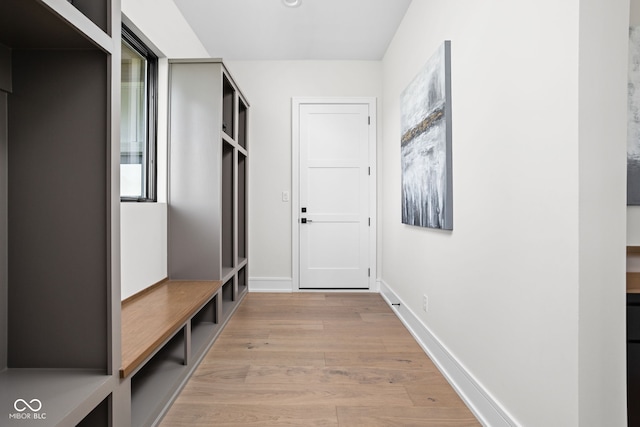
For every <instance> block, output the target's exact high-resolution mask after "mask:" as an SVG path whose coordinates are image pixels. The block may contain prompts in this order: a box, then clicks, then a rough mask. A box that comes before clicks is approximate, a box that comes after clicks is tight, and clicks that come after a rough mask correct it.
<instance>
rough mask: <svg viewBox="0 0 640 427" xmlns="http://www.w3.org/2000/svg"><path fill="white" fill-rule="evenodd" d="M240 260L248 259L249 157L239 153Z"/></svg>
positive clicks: (238, 218)
mask: <svg viewBox="0 0 640 427" xmlns="http://www.w3.org/2000/svg"><path fill="white" fill-rule="evenodd" d="M236 214H237V224H238V258H246V257H247V156H245V155H244V154H242V153H240V152H238V209H237V212H236Z"/></svg>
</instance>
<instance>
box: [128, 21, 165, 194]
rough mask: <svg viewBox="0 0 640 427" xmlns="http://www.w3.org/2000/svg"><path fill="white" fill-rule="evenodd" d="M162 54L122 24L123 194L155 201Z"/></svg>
mask: <svg viewBox="0 0 640 427" xmlns="http://www.w3.org/2000/svg"><path fill="white" fill-rule="evenodd" d="M157 65H158V58H157V57H156V56H155V55H154V54H153V53H152V52H151V50H149V49H148V48H147V47H146V46H145V45H144V44H143V43H142V42H141V41H140V39H138V38H137V37H136V36H135V35H134V34H133V33H132V32H131V31H129V29H127V28H126V27H122V83H121V85H122V86H121V104H120V116H121V124H120V126H121V128H120V197H121V199H122V201H141V202H144V201H155V200H156V194H155V180H156V159H155V154H156V153H155V152H156V105H155V100H156V90H157V89H156V87H157V85H156V81H157Z"/></svg>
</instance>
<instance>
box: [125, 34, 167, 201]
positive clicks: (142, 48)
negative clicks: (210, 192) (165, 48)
mask: <svg viewBox="0 0 640 427" xmlns="http://www.w3.org/2000/svg"><path fill="white" fill-rule="evenodd" d="M121 37H122V41H123V42H125V43H126V44H128V45H129V47H130V48H132V49H133V50H134V51H136V52H137V53H138V54H140V56H142V57H144V58H145V60H146V61H147V93H146V95H147V96H146V101H147V117H146V119H147V123H146V127H147V138H146V145H145V150H146V156H143V157H144V158H146V164H145V165H144V166H145V171H146V174H145V178H146V179H145V185H144V187H143V188H144V190H145V193H146V194H145V195H143V196H141V197H131V196H122V194H120V201H121V202H157V200H158V195H157V178H158V167H157V162H156V158H157V148H158V141H157V127H158V124H157V123H158V104H157V99H158V96H157V95H158V56H157V55H156V54H155V53H153V51H152V50H151V49H149V48H148V47H147V46H146V45H145V44H144V42H143V41H142V40H140V38H139V37H138V36H136V35H135V33H134V32H133V31H131V30H130V29H129V28H128V27H127V26H126V25H124V24H122V32H121ZM120 84H121V85H122V82H121V83H120ZM120 156H121V157H122V151H121V152H120ZM120 164H122V159H121V161H120Z"/></svg>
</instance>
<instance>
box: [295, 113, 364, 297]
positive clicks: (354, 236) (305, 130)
mask: <svg viewBox="0 0 640 427" xmlns="http://www.w3.org/2000/svg"><path fill="white" fill-rule="evenodd" d="M369 115H370V113H369V105H368V104H301V105H300V110H299V144H300V146H299V156H300V158H299V168H300V169H299V170H300V181H299V209H300V211H299V213H298V218H299V221H298V227H299V239H300V240H299V262H300V270H299V271H300V273H299V280H300V285H299V287H300V289H367V288H369V275H370V265H369V260H370V253H369V251H370V250H369V247H370V245H369V227H370V213H369V197H370V196H369V194H370V188H369V180H370V169H369V132H370V127H371V126H370V124H369V122H370V118H369Z"/></svg>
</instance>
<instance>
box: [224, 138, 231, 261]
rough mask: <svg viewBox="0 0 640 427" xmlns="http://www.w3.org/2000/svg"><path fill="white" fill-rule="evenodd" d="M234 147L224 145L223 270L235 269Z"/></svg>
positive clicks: (227, 144)
mask: <svg viewBox="0 0 640 427" xmlns="http://www.w3.org/2000/svg"><path fill="white" fill-rule="evenodd" d="M233 163H234V160H233V146H232V145H231V144H229V143H227V142H223V143H222V205H221V208H222V227H221V233H222V268H233V267H234V259H233V225H234V218H233V211H234V209H233V194H234V191H233V181H234V179H233V176H234V164H233Z"/></svg>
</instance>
